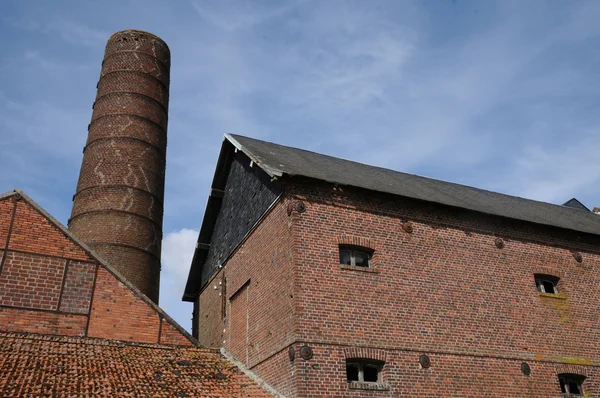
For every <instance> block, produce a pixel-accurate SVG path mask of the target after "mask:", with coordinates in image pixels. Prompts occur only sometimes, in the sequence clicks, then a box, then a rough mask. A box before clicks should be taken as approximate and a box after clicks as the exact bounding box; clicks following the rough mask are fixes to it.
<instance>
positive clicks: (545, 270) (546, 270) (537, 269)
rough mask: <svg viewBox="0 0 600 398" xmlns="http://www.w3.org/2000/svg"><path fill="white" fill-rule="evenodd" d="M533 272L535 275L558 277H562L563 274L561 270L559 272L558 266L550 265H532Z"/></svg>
mask: <svg viewBox="0 0 600 398" xmlns="http://www.w3.org/2000/svg"><path fill="white" fill-rule="evenodd" d="M532 271H533V274H534V275H537V274H540V275H550V276H555V277H557V278H559V279H562V278H563V274H562V272H560V271H559V270H558V267H552V266H550V265H538V266H534V267H533V269H532Z"/></svg>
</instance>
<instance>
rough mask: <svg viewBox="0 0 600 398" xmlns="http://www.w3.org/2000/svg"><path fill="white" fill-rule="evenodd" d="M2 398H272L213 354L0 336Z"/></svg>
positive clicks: (194, 349)
mask: <svg viewBox="0 0 600 398" xmlns="http://www.w3.org/2000/svg"><path fill="white" fill-rule="evenodd" d="M0 396H3V397H21V396H28V397H45V396H48V397H114V396H120V397H150V396H152V397H272V395H270V394H269V393H268V392H267V390H265V389H263V388H261V387H260V386H259V385H258V384H257V383H255V382H254V381H252V380H251V379H250V378H249V377H248V376H246V375H245V374H243V373H242V372H241V371H240V370H238V369H237V368H236V367H235V366H234V365H233V364H232V363H231V362H229V361H227V360H225V359H224V358H223V357H222V356H221V355H220V354H219V353H218V351H216V350H211V349H202V348H197V347H179V346H166V345H153V344H134V343H124V342H117V341H110V340H101V339H89V338H76V337H59V336H47V335H35V334H18V333H5V332H0Z"/></svg>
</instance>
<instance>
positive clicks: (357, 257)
mask: <svg viewBox="0 0 600 398" xmlns="http://www.w3.org/2000/svg"><path fill="white" fill-rule="evenodd" d="M372 257H373V249H369V248H367V247H361V246H351V245H340V264H343V265H352V266H355V267H365V268H368V267H370V266H371V258H372Z"/></svg>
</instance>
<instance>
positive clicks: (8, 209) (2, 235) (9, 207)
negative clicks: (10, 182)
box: [0, 199, 14, 249]
mask: <svg viewBox="0 0 600 398" xmlns="http://www.w3.org/2000/svg"><path fill="white" fill-rule="evenodd" d="M13 207H14V202H13V201H12V200H11V199H5V200H0V248H2V249H4V248H5V247H6V237H7V236H8V228H9V226H10V219H11V218H12V211H13Z"/></svg>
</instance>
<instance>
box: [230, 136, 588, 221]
mask: <svg viewBox="0 0 600 398" xmlns="http://www.w3.org/2000/svg"><path fill="white" fill-rule="evenodd" d="M225 137H231V138H233V139H234V140H235V137H241V138H245V139H249V140H253V141H259V142H262V143H265V144H269V145H276V146H279V147H284V148H290V149H293V150H296V151H301V152H306V153H310V154H314V155H317V156H323V157H327V158H331V159H336V160H343V161H344V162H350V163H354V164H356V165H360V166H366V167H372V168H375V169H379V170H384V171H393V172H394V173H399V174H404V175H407V176H411V177H416V178H419V179H424V180H428V181H436V182H441V183H444V184H450V185H454V186H457V187H461V188H469V189H473V190H477V191H482V192H488V193H491V194H494V195H502V196H505V197H508V198H515V199H520V200H527V201H530V202H535V203H541V204H544V205H551V206H556V207H559V208H564V209H573V210H581V209H576V208H574V207H568V206H564V205H561V204H557V203H551V202H544V201H542V200H537V199H530V198H525V197H523V196H517V195H511V194H507V193H503V192H497V191H492V190H490V189H486V188H478V187H474V186H472V185H466V184H460V183H457V182H452V181H446V180H442V179H439V178H435V177H427V176H423V175H420V174H415V173H407V172H406V171H398V170H394V169H392V168H389V167H383V166H377V165H373V164H369V163H362V162H357V161H356V160H351V159H346V158H342V157H337V156H333V155H328V154H325V153H320V152H315V151H311V150H308V149H302V148H297V147H293V146H289V145H281V144H278V143H276V142H270V141H265V140H260V139H257V138H252V137H247V136H243V135H239V134H225ZM230 142H231V140H230ZM231 143H232V144H234V145H235V143H237V144H238V145H240V148H238V149H240V150H242V151H243V152H244V153H246V155H248V156H250V155H252V157H255V158H256V157H257V156H256V155H254V154H252V152H251V151H250V150H249V149H248V148H245V147H244V146H243V145H241V144H240V143H239V142H238V141H237V140H235V143H234V142H231ZM235 146H236V148H237V145H235ZM252 157H251V158H252ZM255 163H256V164H257V165H258V166H259V167H260V166H261V164H260V162H258V161H256V162H255ZM265 171H266V170H265ZM281 172H282V173H284V174H288V173H286V172H285V171H281ZM572 199H575V200H577V201H578V202H579V203H581V201H580V200H578V199H577V198H575V197H573V198H571V199H569V200H572ZM569 200H568V201H569ZM568 201H567V202H568ZM581 204H582V205H583V203H581ZM584 206H585V205H584Z"/></svg>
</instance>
